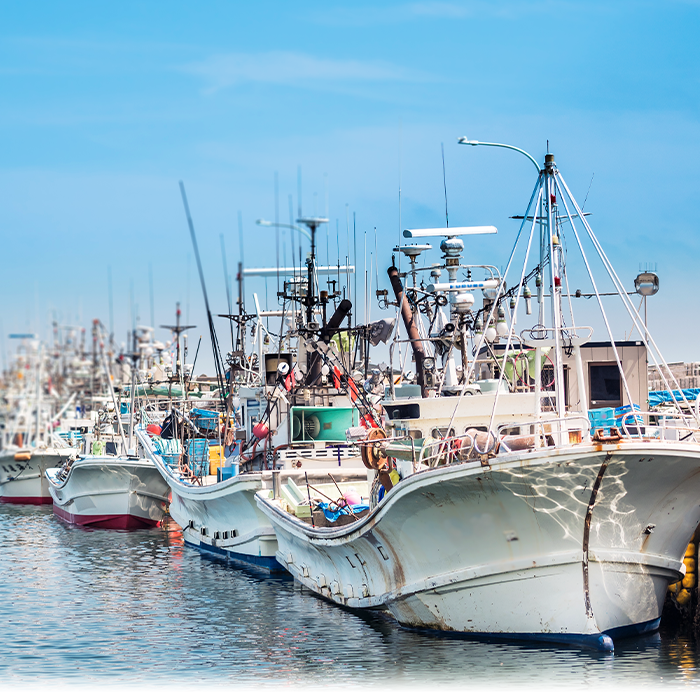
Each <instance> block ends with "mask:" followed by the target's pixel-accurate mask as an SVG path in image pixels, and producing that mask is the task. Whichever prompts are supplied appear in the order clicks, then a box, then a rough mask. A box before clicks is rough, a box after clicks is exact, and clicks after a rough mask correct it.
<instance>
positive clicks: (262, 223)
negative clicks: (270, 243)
mask: <svg viewBox="0 0 700 700" xmlns="http://www.w3.org/2000/svg"><path fill="white" fill-rule="evenodd" d="M255 223H256V224H257V225H258V226H279V227H281V228H291V229H294V230H295V231H299V232H300V233H303V234H304V235H305V236H306V237H307V238H308V239H309V241H310V240H311V234H310V233H309V232H308V231H307V230H306V229H303V228H301V226H294V225H293V224H277V223H274V222H272V221H267V220H265V219H258V220H257V221H256V222H255Z"/></svg>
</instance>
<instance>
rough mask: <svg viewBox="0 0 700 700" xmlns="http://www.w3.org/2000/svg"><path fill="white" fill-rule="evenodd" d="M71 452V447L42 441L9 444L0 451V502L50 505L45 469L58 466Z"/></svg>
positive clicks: (73, 451) (72, 453)
mask: <svg viewBox="0 0 700 700" xmlns="http://www.w3.org/2000/svg"><path fill="white" fill-rule="evenodd" d="M75 452H76V450H75V449H73V448H71V447H66V448H54V447H48V446H46V445H42V444H40V445H39V446H37V447H29V448H22V447H17V446H10V447H7V448H5V449H4V450H2V451H0V503H23V504H31V505H46V504H51V502H52V501H51V494H50V493H49V483H48V480H47V478H46V471H47V469H51V468H54V467H58V466H60V465H61V464H63V462H65V460H66V459H68V458H69V457H71V455H74V454H75Z"/></svg>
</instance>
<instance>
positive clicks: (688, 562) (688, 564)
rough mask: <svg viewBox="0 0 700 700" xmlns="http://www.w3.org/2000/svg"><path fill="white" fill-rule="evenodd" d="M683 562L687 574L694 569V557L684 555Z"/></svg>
mask: <svg viewBox="0 0 700 700" xmlns="http://www.w3.org/2000/svg"><path fill="white" fill-rule="evenodd" d="M683 563H684V564H685V570H686V571H687V572H688V573H689V574H692V573H693V572H694V571H695V568H696V564H695V557H686V558H685V559H683Z"/></svg>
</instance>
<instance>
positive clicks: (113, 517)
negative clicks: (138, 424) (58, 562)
mask: <svg viewBox="0 0 700 700" xmlns="http://www.w3.org/2000/svg"><path fill="white" fill-rule="evenodd" d="M59 474H60V470H58V469H52V470H49V471H48V473H47V477H48V480H49V491H50V494H51V497H52V500H53V509H54V513H55V514H56V515H57V516H58V517H59V518H61V519H62V520H64V521H65V522H68V523H71V524H76V525H83V526H87V527H93V528H106V529H125V530H132V529H140V528H148V527H157V526H158V525H160V523H161V521H162V519H163V516H164V515H165V513H166V511H167V507H168V500H169V488H168V486H167V484H166V483H165V481H164V480H163V478H162V477H161V475H160V473H159V472H158V470H157V469H156V467H155V466H154V465H153V463H152V462H150V461H147V460H136V459H129V458H125V457H109V456H100V457H85V458H82V459H79V460H77V461H76V462H75V463H74V464H73V465H72V466H71V468H70V471H69V472H68V475H67V476H66V477H65V478H64V479H61V478H60V476H59Z"/></svg>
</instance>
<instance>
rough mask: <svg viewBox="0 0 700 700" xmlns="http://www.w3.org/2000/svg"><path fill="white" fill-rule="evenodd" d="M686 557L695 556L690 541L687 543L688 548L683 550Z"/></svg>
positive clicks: (693, 547) (693, 545)
mask: <svg viewBox="0 0 700 700" xmlns="http://www.w3.org/2000/svg"><path fill="white" fill-rule="evenodd" d="M684 556H686V557H694V556H695V544H694V543H693V542H691V543H690V544H689V545H688V549H686V550H685V555H684Z"/></svg>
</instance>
